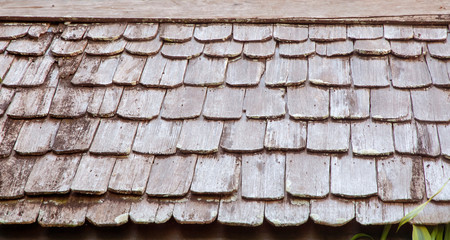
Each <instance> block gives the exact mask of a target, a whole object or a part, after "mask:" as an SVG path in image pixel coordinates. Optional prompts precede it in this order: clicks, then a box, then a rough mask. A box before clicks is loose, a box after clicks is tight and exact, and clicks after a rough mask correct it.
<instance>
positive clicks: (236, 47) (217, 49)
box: [203, 41, 244, 58]
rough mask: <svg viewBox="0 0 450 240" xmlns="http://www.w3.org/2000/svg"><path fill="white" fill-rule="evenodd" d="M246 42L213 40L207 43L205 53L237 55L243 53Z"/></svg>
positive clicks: (222, 55)
mask: <svg viewBox="0 0 450 240" xmlns="http://www.w3.org/2000/svg"><path fill="white" fill-rule="evenodd" d="M243 47H244V44H243V43H241V42H235V41H225V42H213V43H208V44H206V45H205V49H203V54H205V55H206V56H208V57H229V58H232V57H237V56H239V55H241V53H242V50H243Z"/></svg>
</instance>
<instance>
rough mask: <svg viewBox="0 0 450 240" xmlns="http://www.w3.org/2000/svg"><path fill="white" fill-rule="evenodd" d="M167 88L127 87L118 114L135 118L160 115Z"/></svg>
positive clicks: (143, 118) (151, 117)
mask: <svg viewBox="0 0 450 240" xmlns="http://www.w3.org/2000/svg"><path fill="white" fill-rule="evenodd" d="M165 94H166V91H165V90H161V89H147V88H145V89H143V88H125V90H124V91H123V93H122V98H121V99H120V103H119V107H118V109H117V115H119V116H121V117H123V118H128V119H133V120H150V119H153V118H155V117H157V116H158V115H159V111H160V109H161V105H162V101H163V99H164V95H165Z"/></svg>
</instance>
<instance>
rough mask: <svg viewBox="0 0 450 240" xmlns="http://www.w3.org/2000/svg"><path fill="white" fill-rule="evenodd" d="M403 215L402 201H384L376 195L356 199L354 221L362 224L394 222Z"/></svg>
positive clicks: (398, 220)
mask: <svg viewBox="0 0 450 240" xmlns="http://www.w3.org/2000/svg"><path fill="white" fill-rule="evenodd" d="M402 217H403V203H386V202H383V201H381V200H380V199H379V198H378V197H371V198H369V199H364V200H358V201H356V221H357V222H358V223H360V224H362V225H385V224H396V223H398V222H400V219H401V218H402Z"/></svg>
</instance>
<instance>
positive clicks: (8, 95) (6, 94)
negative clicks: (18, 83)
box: [0, 87, 16, 116]
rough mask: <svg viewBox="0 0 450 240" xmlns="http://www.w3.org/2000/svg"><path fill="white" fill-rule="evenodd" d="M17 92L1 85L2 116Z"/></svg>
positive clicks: (0, 103) (0, 112) (0, 105)
mask: <svg viewBox="0 0 450 240" xmlns="http://www.w3.org/2000/svg"><path fill="white" fill-rule="evenodd" d="M15 93H16V91H15V90H14V89H10V88H1V87H0V116H3V114H4V113H5V112H6V109H8V107H9V104H10V103H11V101H12V99H13V97H14V94H15Z"/></svg>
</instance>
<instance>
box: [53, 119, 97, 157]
mask: <svg viewBox="0 0 450 240" xmlns="http://www.w3.org/2000/svg"><path fill="white" fill-rule="evenodd" d="M99 121H100V120H99V119H90V118H78V119H63V120H62V121H61V124H60V126H59V128H58V132H57V134H56V137H55V141H54V142H53V146H52V149H53V151H55V152H56V153H76V152H86V151H87V150H88V149H89V147H90V146H91V142H92V139H93V138H94V134H95V131H96V130H97V126H98V123H99Z"/></svg>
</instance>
